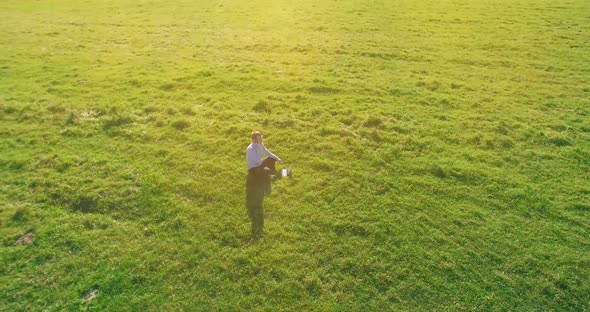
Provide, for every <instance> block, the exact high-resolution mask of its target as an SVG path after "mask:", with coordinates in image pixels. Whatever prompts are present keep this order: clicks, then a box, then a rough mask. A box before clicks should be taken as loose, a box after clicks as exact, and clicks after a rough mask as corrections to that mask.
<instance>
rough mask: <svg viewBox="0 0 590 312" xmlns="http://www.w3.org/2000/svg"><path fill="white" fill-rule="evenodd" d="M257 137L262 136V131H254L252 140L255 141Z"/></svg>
mask: <svg viewBox="0 0 590 312" xmlns="http://www.w3.org/2000/svg"><path fill="white" fill-rule="evenodd" d="M256 137H262V133H260V132H258V131H252V141H254V139H255V138H256Z"/></svg>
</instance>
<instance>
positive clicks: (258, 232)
mask: <svg viewBox="0 0 590 312" xmlns="http://www.w3.org/2000/svg"><path fill="white" fill-rule="evenodd" d="M251 138H252V143H250V145H248V148H246V164H247V166H248V176H247V177H246V207H247V208H248V217H250V220H251V221H252V235H253V236H254V238H256V239H259V238H261V237H262V229H263V227H264V209H263V206H262V204H263V201H264V196H265V195H266V194H270V176H271V175H274V174H275V173H276V169H275V162H277V161H278V162H279V163H282V162H283V161H282V160H281V159H280V158H279V157H278V156H276V155H275V154H273V153H271V152H270V151H269V150H268V149H266V147H265V146H264V144H263V143H262V134H261V133H260V132H258V131H254V132H252V136H251ZM264 155H266V156H267V157H266V158H265V159H264V160H263V158H262V157H263V156H264Z"/></svg>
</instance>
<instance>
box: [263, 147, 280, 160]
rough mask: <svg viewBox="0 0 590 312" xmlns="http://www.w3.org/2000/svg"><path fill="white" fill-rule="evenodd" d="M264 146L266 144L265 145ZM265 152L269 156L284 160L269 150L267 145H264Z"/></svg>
mask: <svg viewBox="0 0 590 312" xmlns="http://www.w3.org/2000/svg"><path fill="white" fill-rule="evenodd" d="M263 146H264V145H263ZM264 153H265V154H266V156H268V157H272V158H274V159H276V160H277V161H278V162H283V160H281V159H280V158H279V156H277V155H275V154H273V153H271V152H270V151H269V150H268V149H267V148H266V146H264Z"/></svg>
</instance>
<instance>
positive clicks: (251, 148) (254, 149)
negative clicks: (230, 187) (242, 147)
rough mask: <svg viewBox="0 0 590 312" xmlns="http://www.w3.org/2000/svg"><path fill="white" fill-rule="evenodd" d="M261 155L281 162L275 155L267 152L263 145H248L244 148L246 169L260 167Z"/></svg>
mask: <svg viewBox="0 0 590 312" xmlns="http://www.w3.org/2000/svg"><path fill="white" fill-rule="evenodd" d="M262 155H266V156H268V157H272V158H274V159H276V160H281V159H280V158H279V157H278V156H277V155H275V154H273V153H271V152H269V151H268V150H267V149H266V146H264V144H254V143H250V145H248V148H246V164H247V165H248V169H252V168H254V167H258V166H260V165H261V164H262Z"/></svg>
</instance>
